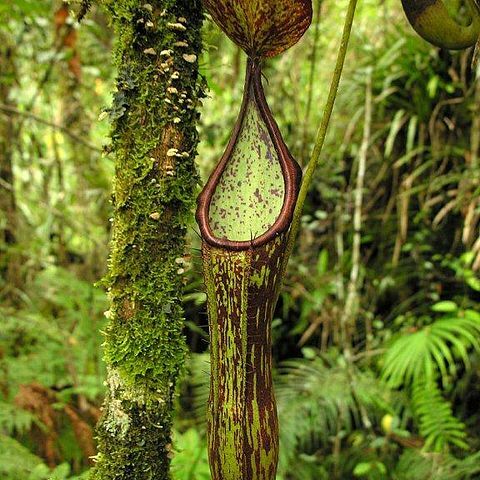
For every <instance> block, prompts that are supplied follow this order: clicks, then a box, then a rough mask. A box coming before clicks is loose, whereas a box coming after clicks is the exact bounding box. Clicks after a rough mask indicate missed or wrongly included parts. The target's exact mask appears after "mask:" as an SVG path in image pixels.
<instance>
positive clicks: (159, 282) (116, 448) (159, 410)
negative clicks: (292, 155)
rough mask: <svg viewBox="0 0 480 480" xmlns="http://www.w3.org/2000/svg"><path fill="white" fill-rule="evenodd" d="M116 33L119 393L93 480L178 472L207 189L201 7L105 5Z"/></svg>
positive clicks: (168, 0) (111, 354) (109, 337)
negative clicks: (178, 391) (187, 259)
mask: <svg viewBox="0 0 480 480" xmlns="http://www.w3.org/2000/svg"><path fill="white" fill-rule="evenodd" d="M103 3H104V4H105V5H106V7H107V9H108V11H109V12H110V14H111V18H112V23H113V26H114V29H115V33H116V35H117V43H116V50H115V62H116V65H117V67H118V77H117V91H116V92H115V94H114V100H113V105H112V107H111V109H110V110H109V116H110V119H111V121H112V125H113V126H112V134H111V137H112V145H111V150H112V153H113V155H114V156H115V161H116V175H115V181H114V194H113V203H114V219H113V238H112V243H111V256H110V261H109V274H108V276H107V279H106V280H105V283H106V286H107V288H108V292H109V297H110V310H109V311H108V312H107V316H108V318H109V325H108V328H107V330H106V332H105V359H106V362H107V365H108V378H107V382H106V383H107V387H108V393H107V398H106V400H105V405H104V414H103V418H102V420H101V422H100V425H99V427H98V433H97V435H98V446H99V453H98V455H97V459H96V466H95V468H94V469H93V470H92V474H91V479H94V480H107V479H108V480H109V479H116V480H121V479H124V480H144V479H156V480H163V479H168V478H170V477H169V473H168V470H169V461H170V457H171V452H172V447H171V438H170V430H171V421H172V403H173V396H174V388H175V383H176V380H177V378H178V374H179V372H180V370H181V368H182V364H183V363H184V356H185V352H186V346H185V341H184V338H183V334H182V328H183V312H182V307H181V292H182V286H183V280H184V279H183V278H182V274H181V273H182V270H181V269H180V268H179V263H178V259H179V258H181V257H182V256H183V255H184V253H185V252H184V250H185V234H186V230H187V225H188V224H189V222H190V219H191V212H192V206H193V203H194V199H195V191H196V187H197V184H198V176H197V171H196V168H195V164H194V158H195V154H196V145H197V132H196V129H195V125H196V122H197V120H198V113H197V111H196V106H197V103H198V99H199V97H201V96H202V81H201V78H200V77H199V75H198V60H197V59H198V55H199V53H200V49H201V37H200V28H201V23H202V12H201V4H200V0H156V1H150V2H149V1H148V0H147V1H144V0H143V1H142V0H140V1H139V0H103Z"/></svg>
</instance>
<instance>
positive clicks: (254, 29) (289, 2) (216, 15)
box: [203, 0, 312, 57]
mask: <svg viewBox="0 0 480 480" xmlns="http://www.w3.org/2000/svg"><path fill="white" fill-rule="evenodd" d="M203 3H204V5H205V8H206V9H207V10H208V12H209V13H210V15H211V16H212V18H213V20H214V21H215V22H216V23H217V24H218V25H219V26H220V28H221V29H222V30H223V31H224V32H225V33H226V34H227V35H228V36H229V37H230V38H231V39H232V40H233V41H234V42H235V43H236V44H237V45H239V46H240V47H241V48H242V49H243V50H244V51H245V52H246V53H247V54H248V55H249V56H251V57H273V56H275V55H278V54H279V53H281V52H283V51H285V50H287V49H288V48H290V47H291V46H292V45H294V44H295V43H297V42H298V41H299V40H300V38H302V36H303V34H304V33H305V32H306V30H307V29H308V27H309V26H310V23H311V22H312V1H311V0H204V2H203Z"/></svg>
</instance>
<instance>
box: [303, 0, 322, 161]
mask: <svg viewBox="0 0 480 480" xmlns="http://www.w3.org/2000/svg"><path fill="white" fill-rule="evenodd" d="M322 4H323V0H318V5H317V17H316V22H315V33H314V37H313V47H312V54H311V55H312V56H311V60H310V74H309V79H308V98H307V108H306V111H305V121H304V126H303V142H302V154H301V156H300V161H301V162H302V165H303V163H304V161H305V160H306V159H305V155H306V152H307V143H308V142H307V137H308V128H309V126H310V113H311V111H312V100H313V85H314V82H315V67H316V65H317V50H318V42H319V41H320V23H321V19H322Z"/></svg>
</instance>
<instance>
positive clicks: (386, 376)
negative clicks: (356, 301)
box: [382, 310, 480, 388]
mask: <svg viewBox="0 0 480 480" xmlns="http://www.w3.org/2000/svg"><path fill="white" fill-rule="evenodd" d="M479 334H480V314H478V313H477V312H474V311H473V310H466V311H464V312H458V314H457V315H456V316H452V317H450V316H448V317H444V318H442V319H441V320H437V321H436V322H434V323H433V324H431V325H428V326H425V327H423V328H422V329H420V330H418V331H416V332H414V333H407V334H403V335H402V336H400V337H399V338H398V339H396V340H395V342H394V343H393V344H392V345H391V346H390V348H389V349H388V351H387V353H386V355H385V357H384V368H383V372H382V378H383V380H386V381H387V384H388V385H389V386H390V387H392V388H398V387H400V386H402V385H411V384H413V383H415V382H416V381H424V380H426V381H430V382H431V381H433V379H434V378H436V377H437V375H440V377H441V378H442V381H443V384H444V385H447V384H448V383H449V381H450V377H452V376H455V375H456V373H457V362H459V361H461V362H463V363H464V365H465V366H466V367H469V365H470V362H469V358H468V351H469V350H471V349H475V350H476V351H480V343H479V341H478V338H477V337H478V335H479Z"/></svg>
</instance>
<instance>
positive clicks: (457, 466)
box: [392, 449, 480, 480]
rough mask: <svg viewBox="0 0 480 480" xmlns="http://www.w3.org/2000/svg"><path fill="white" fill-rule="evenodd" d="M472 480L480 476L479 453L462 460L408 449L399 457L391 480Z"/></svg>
mask: <svg viewBox="0 0 480 480" xmlns="http://www.w3.org/2000/svg"><path fill="white" fill-rule="evenodd" d="M412 472H415V480H473V479H477V478H478V475H479V474H480V452H477V453H476V454H474V455H470V456H468V457H466V458H464V459H457V458H454V457H452V456H450V455H442V454H439V453H425V452H420V451H418V450H413V449H408V450H406V451H405V452H404V453H403V454H402V456H401V457H400V460H399V462H398V463H397V465H396V468H395V471H394V472H393V475H392V480H411V479H412Z"/></svg>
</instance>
